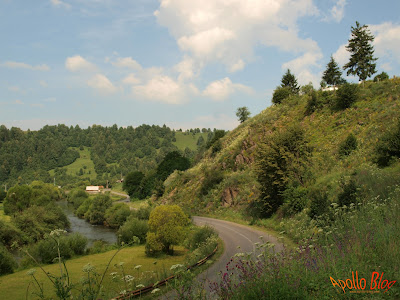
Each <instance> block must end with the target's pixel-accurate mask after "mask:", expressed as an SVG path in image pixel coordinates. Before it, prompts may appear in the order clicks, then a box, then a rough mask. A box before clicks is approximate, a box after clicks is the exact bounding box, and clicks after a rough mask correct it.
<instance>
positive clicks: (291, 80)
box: [281, 69, 300, 95]
mask: <svg viewBox="0 0 400 300" xmlns="http://www.w3.org/2000/svg"><path fill="white" fill-rule="evenodd" d="M281 87H287V88H289V90H290V91H291V93H292V94H295V95H297V94H298V93H299V90H300V88H299V85H298V84H297V79H296V77H295V76H294V75H293V74H292V73H291V72H290V70H289V69H288V70H287V71H286V73H285V74H284V75H283V77H282V80H281Z"/></svg>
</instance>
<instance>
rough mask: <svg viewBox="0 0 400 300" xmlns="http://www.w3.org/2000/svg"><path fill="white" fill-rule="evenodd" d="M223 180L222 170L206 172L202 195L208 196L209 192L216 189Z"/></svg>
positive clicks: (201, 190)
mask: <svg viewBox="0 0 400 300" xmlns="http://www.w3.org/2000/svg"><path fill="white" fill-rule="evenodd" d="M223 179H224V175H223V172H222V171H221V170H214V169H212V170H211V169H210V170H205V172H204V179H203V182H202V184H201V189H200V193H201V195H204V196H205V195H207V194H208V193H209V191H211V190H212V189H213V188H215V186H216V185H218V184H220V183H221V182H222V180H223Z"/></svg>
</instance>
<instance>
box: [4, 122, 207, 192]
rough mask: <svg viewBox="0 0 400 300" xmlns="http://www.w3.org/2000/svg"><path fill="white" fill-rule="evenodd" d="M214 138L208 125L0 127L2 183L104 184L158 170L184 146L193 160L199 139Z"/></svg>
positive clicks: (184, 151) (185, 151)
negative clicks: (181, 127) (179, 127)
mask: <svg viewBox="0 0 400 300" xmlns="http://www.w3.org/2000/svg"><path fill="white" fill-rule="evenodd" d="M200 136H201V137H202V139H203V140H204V142H203V144H204V143H205V142H206V141H207V138H208V139H210V138H211V137H212V136H213V132H212V131H211V130H208V129H203V130H202V131H201V130H200V129H198V128H197V129H190V130H187V131H185V132H182V131H175V130H171V129H170V128H168V127H166V126H165V125H164V126H162V127H160V126H155V125H153V126H149V125H141V126H139V127H136V128H133V127H132V126H128V127H127V128H122V127H118V126H117V125H113V126H111V127H103V126H99V125H93V126H91V127H88V128H87V129H82V128H80V127H79V126H75V127H73V126H71V127H68V126H65V125H62V124H61V125H57V126H45V127H43V128H42V129H40V130H38V131H30V130H28V131H27V132H24V131H22V130H20V129H19V128H15V127H12V128H10V129H8V128H6V127H5V126H4V125H1V126H0V184H2V185H4V184H7V185H8V186H9V187H10V186H12V185H14V184H15V183H17V182H20V183H30V182H32V181H33V180H42V181H44V182H53V181H54V178H55V182H56V184H57V185H62V186H64V185H66V184H75V183H77V182H79V181H87V182H91V183H97V184H101V185H104V184H105V182H106V181H107V180H109V181H110V182H114V181H116V180H117V179H120V178H121V174H122V175H126V174H127V173H129V172H132V171H136V170H139V171H143V172H146V171H148V170H152V169H155V168H156V167H157V165H158V163H159V162H160V161H161V160H162V159H163V158H164V156H165V155H166V154H167V153H169V152H172V151H176V150H180V151H182V153H183V154H184V155H185V156H187V157H189V158H192V157H194V156H195V154H196V153H197V149H198V146H197V143H198V140H199V138H200Z"/></svg>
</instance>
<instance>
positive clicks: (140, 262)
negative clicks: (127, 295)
mask: <svg viewBox="0 0 400 300" xmlns="http://www.w3.org/2000/svg"><path fill="white" fill-rule="evenodd" d="M176 250H177V251H175V252H176V255H174V256H164V257H159V258H149V257H146V255H145V251H144V246H136V247H130V248H125V249H122V250H121V251H120V252H119V253H118V254H117V255H116V256H115V258H114V259H113V261H112V263H111V264H110V267H109V269H108V270H107V272H106V274H105V279H104V283H103V285H104V287H105V291H106V295H105V298H104V299H110V298H112V297H115V296H117V295H118V294H119V292H120V291H122V290H126V289H127V288H126V287H125V285H124V284H123V282H121V281H120V280H117V279H118V278H120V277H121V275H122V272H121V267H120V264H123V267H124V272H125V275H131V276H133V277H134V279H133V280H132V281H129V283H128V287H129V289H135V288H136V286H137V285H139V284H144V285H147V284H150V283H154V282H156V281H157V280H160V279H163V278H165V277H166V275H168V274H169V272H171V271H170V267H171V266H172V265H175V264H179V263H183V261H184V259H185V257H186V250H184V249H183V248H182V247H177V249H176ZM115 252H116V250H113V251H108V252H105V253H100V254H94V255H88V256H83V257H80V258H76V259H71V260H68V261H67V262H66V266H67V268H68V272H69V276H70V280H71V282H73V283H76V284H78V287H79V282H80V281H81V279H82V278H83V277H84V276H87V273H84V272H83V271H82V269H84V267H85V266H86V265H87V264H90V265H92V266H94V267H95V271H96V272H97V273H99V274H100V275H102V274H103V272H104V270H105V268H106V266H107V264H108V262H109V261H110V259H111V257H112V256H113V255H114V253H115ZM137 266H139V267H137ZM135 267H136V268H135ZM43 269H44V270H45V271H46V272H50V273H51V274H53V275H57V276H59V272H60V269H59V265H58V264H52V265H46V266H44V267H43ZM113 272H116V273H117V274H116V276H114V277H116V278H114V279H113V276H111V275H110V274H111V273H113ZM35 276H36V278H37V280H38V281H39V283H40V284H43V289H44V291H45V295H46V296H47V297H50V296H54V294H53V293H52V292H53V288H52V286H51V283H50V281H49V280H48V279H47V278H46V276H45V275H44V273H43V272H42V271H41V270H40V269H39V268H36V272H35ZM31 281H33V278H31V276H29V275H28V274H27V271H26V270H25V271H20V272H16V273H14V274H10V275H5V276H1V277H0V295H7V299H25V296H26V293H27V288H28V285H29V293H28V295H29V296H28V298H27V299H36V298H37V297H34V296H33V295H31V294H32V292H36V293H37V292H38V288H37V286H36V287H35V286H34V284H33V283H32V284H29V282H31Z"/></svg>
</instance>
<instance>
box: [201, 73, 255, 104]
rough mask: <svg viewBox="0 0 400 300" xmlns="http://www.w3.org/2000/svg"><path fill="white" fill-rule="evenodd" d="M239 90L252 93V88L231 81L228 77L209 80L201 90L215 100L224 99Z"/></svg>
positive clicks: (204, 94)
mask: <svg viewBox="0 0 400 300" xmlns="http://www.w3.org/2000/svg"><path fill="white" fill-rule="evenodd" d="M237 91H241V92H246V93H252V89H251V88H249V87H247V86H245V85H243V84H239V83H233V82H232V81H231V80H230V79H229V78H228V77H225V78H223V79H221V80H216V81H213V82H211V83H210V84H209V85H208V86H207V87H206V88H205V90H204V91H203V93H202V94H203V96H206V97H210V98H212V99H213V100H215V101H224V100H226V99H227V98H228V97H229V96H230V95H232V94H233V93H235V92H237Z"/></svg>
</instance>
